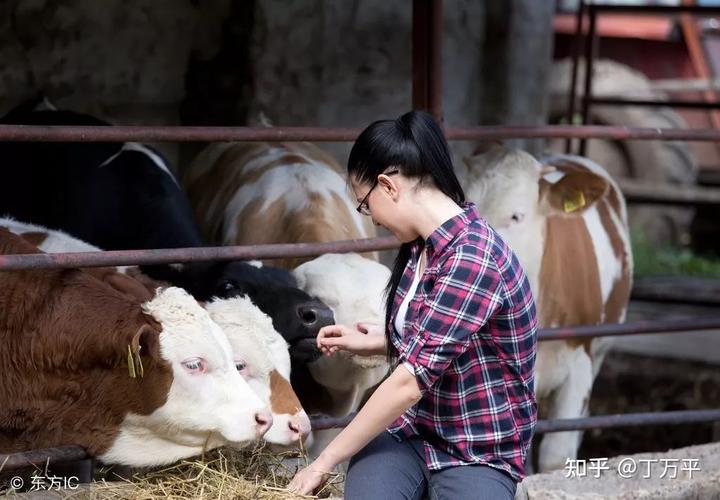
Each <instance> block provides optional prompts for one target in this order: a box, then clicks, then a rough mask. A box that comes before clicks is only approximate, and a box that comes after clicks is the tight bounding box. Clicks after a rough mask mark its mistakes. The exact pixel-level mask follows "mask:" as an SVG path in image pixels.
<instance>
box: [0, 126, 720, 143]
mask: <svg viewBox="0 0 720 500" xmlns="http://www.w3.org/2000/svg"><path fill="white" fill-rule="evenodd" d="M360 132H361V129H359V128H331V127H181V126H163V127H154V126H147V127H145V126H125V125H117V126H112V127H77V126H52V127H50V126H37V125H0V141H11V142H21V141H28V142H127V141H140V142H215V141H288V142H297V141H313V142H348V141H354V140H355V139H356V138H357V136H358V135H359V134H360ZM445 136H446V137H447V138H448V140H457V141H470V140H491V139H508V138H561V139H562V138H571V139H616V140H624V139H633V140H675V141H720V130H714V129H680V128H644V127H626V126H621V125H613V126H604V125H582V126H577V125H543V126H513V125H511V126H506V125H499V126H487V127H485V126H475V127H447V128H446V129H445Z"/></svg>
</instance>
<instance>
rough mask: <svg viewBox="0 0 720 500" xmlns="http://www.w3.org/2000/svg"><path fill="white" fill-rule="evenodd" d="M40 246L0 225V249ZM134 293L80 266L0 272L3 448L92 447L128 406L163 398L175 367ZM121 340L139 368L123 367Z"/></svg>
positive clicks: (109, 439) (102, 443) (112, 434)
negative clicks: (139, 373)
mask: <svg viewBox="0 0 720 500" xmlns="http://www.w3.org/2000/svg"><path fill="white" fill-rule="evenodd" d="M28 253H40V251H39V249H38V248H37V247H35V246H33V245H31V244H29V243H28V242H27V241H25V240H24V239H23V238H21V237H19V236H17V235H14V234H12V233H10V232H9V231H7V230H4V229H0V254H28ZM141 306H142V303H141V301H139V300H137V299H134V298H130V297H129V296H128V295H127V294H124V293H121V292H119V291H117V290H114V289H112V288H110V287H108V286H107V285H106V284H104V283H102V282H100V281H99V280H98V279H96V278H95V277H93V276H91V275H90V274H88V273H87V272H84V271H81V270H79V269H44V270H24V271H10V272H3V273H0V311H2V312H1V313H0V344H2V346H3V348H2V350H0V370H1V371H2V374H3V383H2V384H0V450H2V451H3V452H6V453H8V452H17V451H22V450H29V449H37V448H49V447H53V446H60V445H66V444H76V445H79V446H81V447H83V448H85V449H86V450H87V451H88V452H89V453H90V454H91V455H99V454H102V453H103V452H105V451H107V449H108V448H109V447H110V446H111V445H112V444H113V442H114V441H115V439H116V437H117V435H118V432H119V429H120V425H121V423H122V422H123V420H124V419H125V417H126V415H127V414H128V413H130V412H132V413H136V414H141V415H148V414H150V413H152V412H153V411H155V410H156V409H157V408H159V407H160V406H162V405H163V404H165V401H166V399H167V395H168V391H169V389H170V385H171V383H172V378H173V377H172V369H171V367H170V366H169V364H168V363H167V362H166V361H165V360H163V359H162V358H161V357H160V354H159V344H158V342H159V339H158V338H159V334H160V330H161V327H160V325H159V324H158V323H157V322H156V321H155V320H154V319H153V318H152V317H150V316H148V315H145V314H144V313H143V311H142V307H141ZM128 346H130V348H131V350H132V351H135V352H139V355H140V357H141V359H142V363H143V367H144V377H142V378H134V379H133V378H130V377H129V375H128V367H127V357H128Z"/></svg>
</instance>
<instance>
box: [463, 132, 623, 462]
mask: <svg viewBox="0 0 720 500" xmlns="http://www.w3.org/2000/svg"><path fill="white" fill-rule="evenodd" d="M465 162H466V164H467V166H468V183H467V188H466V193H467V197H468V199H469V200H471V201H473V202H474V203H475V204H476V205H477V207H478V211H479V213H480V214H481V215H482V216H483V217H484V218H485V219H487V221H488V222H489V223H490V225H492V226H493V227H494V228H495V229H496V230H497V231H498V232H499V233H500V234H501V235H502V237H503V238H504V239H505V241H507V243H508V244H509V245H510V246H511V247H512V249H513V250H514V251H515V253H516V254H517V256H518V258H519V259H520V263H521V264H522V266H523V268H524V269H525V272H526V274H527V276H528V278H529V280H530V285H531V287H532V291H533V294H534V295H535V298H536V302H537V307H538V319H539V323H540V326H541V327H558V326H576V325H596V324H601V323H620V322H623V321H624V320H625V313H626V310H627V306H628V303H629V300H630V290H631V287H632V267H633V259H632V251H631V247H630V235H629V228H628V221H627V208H626V205H625V199H624V198H623V195H622V192H621V191H620V189H619V188H618V186H617V184H616V183H615V182H614V181H613V180H612V178H611V177H610V176H609V175H608V173H607V172H606V171H605V169H603V168H602V167H601V166H600V165H597V164H596V163H594V162H592V161H590V160H588V159H587V158H583V157H579V156H571V155H558V156H552V157H548V158H544V159H543V160H542V161H538V160H537V159H535V158H534V157H533V156H531V155H530V154H528V153H526V152H524V151H520V150H511V149H507V148H504V147H502V146H500V145H494V146H492V147H489V148H486V149H485V150H484V151H482V152H479V153H478V154H475V155H473V156H471V157H469V158H466V159H465ZM609 347H610V339H609V338H607V337H605V338H603V337H599V338H595V339H588V340H556V341H550V342H541V343H539V344H538V354H537V363H536V370H537V376H536V381H537V382H536V388H535V391H536V393H537V397H538V400H539V407H540V414H541V416H543V417H544V418H573V417H579V416H582V415H585V414H586V413H587V409H588V401H589V398H590V391H591V389H592V383H593V380H594V378H595V376H596V375H597V373H598V371H599V369H600V366H601V364H602V361H603V358H604V355H605V353H606V352H607V350H608V349H609ZM580 438H581V433H580V432H554V433H549V434H546V435H545V436H544V437H543V440H542V443H541V445H540V453H539V468H540V470H548V469H553V468H559V467H563V466H564V464H565V460H566V459H567V458H575V457H576V454H577V449H578V447H579V444H580Z"/></svg>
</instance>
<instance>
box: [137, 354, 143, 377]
mask: <svg viewBox="0 0 720 500" xmlns="http://www.w3.org/2000/svg"><path fill="white" fill-rule="evenodd" d="M135 364H136V366H135V370H136V371H137V374H138V376H139V377H140V378H143V377H144V376H145V368H143V364H142V359H141V358H140V351H138V352H136V353H135Z"/></svg>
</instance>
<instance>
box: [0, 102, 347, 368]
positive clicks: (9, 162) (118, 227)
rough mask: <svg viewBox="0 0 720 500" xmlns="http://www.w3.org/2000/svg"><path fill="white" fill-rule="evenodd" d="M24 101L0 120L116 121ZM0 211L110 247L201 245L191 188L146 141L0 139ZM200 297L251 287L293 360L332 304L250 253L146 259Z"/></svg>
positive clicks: (311, 350)
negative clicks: (197, 259)
mask: <svg viewBox="0 0 720 500" xmlns="http://www.w3.org/2000/svg"><path fill="white" fill-rule="evenodd" d="M38 105H39V101H38V100H35V101H29V102H26V103H23V104H21V105H20V106H18V107H16V108H15V109H13V110H11V111H10V112H9V113H7V114H6V115H5V116H4V117H3V118H2V119H0V123H4V124H18V125H109V124H108V123H107V122H104V121H102V120H99V119H97V118H95V117H92V116H89V115H86V114H82V113H77V112H73V111H61V110H56V109H39V106H38ZM0 161H1V162H2V164H3V170H2V182H0V215H9V216H11V217H14V218H16V219H18V220H23V221H27V222H31V223H34V224H39V225H42V226H45V227H48V228H51V229H59V230H62V231H65V232H66V233H68V234H70V235H72V236H75V237H76V238H79V239H81V240H84V241H87V242H88V243H91V244H93V245H95V246H98V247H100V248H103V249H105V250H125V249H147V248H180V247H201V246H203V242H202V240H201V238H200V235H199V232H198V230H197V227H196V225H195V222H194V219H193V213H192V210H191V208H190V205H189V202H188V200H187V197H186V195H185V194H184V193H183V192H182V191H181V189H180V187H179V185H178V183H177V181H176V180H175V177H174V176H173V174H172V173H171V171H170V169H169V168H168V165H167V163H166V161H165V160H164V158H163V157H162V156H161V155H160V154H159V153H158V152H157V151H155V150H153V149H151V148H150V147H148V146H145V145H143V144H138V143H133V142H127V143H102V142H95V143H92V142H89V143H88V142H86V143H69V142H55V143H28V142H5V143H0ZM142 270H143V272H145V273H146V274H148V275H149V276H151V277H152V278H155V279H158V280H164V281H168V282H170V283H172V284H174V285H176V286H180V287H183V288H185V289H186V290H188V291H189V292H190V293H191V294H192V295H193V296H194V297H195V298H196V299H198V300H202V301H206V300H209V299H210V298H211V297H223V298H225V297H232V296H236V295H247V296H248V297H250V299H251V300H252V301H253V302H254V303H255V304H256V305H257V306H258V307H260V308H261V309H262V310H263V311H264V312H265V313H267V314H268V315H269V316H270V317H271V318H272V320H273V326H274V327H275V329H276V330H277V331H279V332H280V333H281V334H282V335H283V337H284V338H285V339H286V340H287V341H288V343H289V344H290V346H291V348H290V353H291V355H292V357H293V359H294V360H296V361H301V362H307V361H311V360H313V359H315V358H316V357H317V356H318V355H319V353H318V351H317V349H316V347H315V342H314V338H315V335H316V334H317V332H318V330H319V329H320V328H321V327H322V326H324V325H327V324H331V323H332V322H333V315H332V311H331V310H330V308H329V307H327V306H326V305H325V304H324V303H322V302H321V301H319V300H317V299H315V298H313V297H310V296H309V295H308V294H306V293H305V292H303V291H302V290H300V289H299V288H297V286H296V283H295V280H294V278H293V277H292V275H291V274H290V273H289V272H287V271H284V270H282V269H276V268H267V267H263V268H260V267H257V266H253V265H251V264H248V263H245V262H237V261H236V262H212V263H187V264H171V265H154V266H143V267H142Z"/></svg>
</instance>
